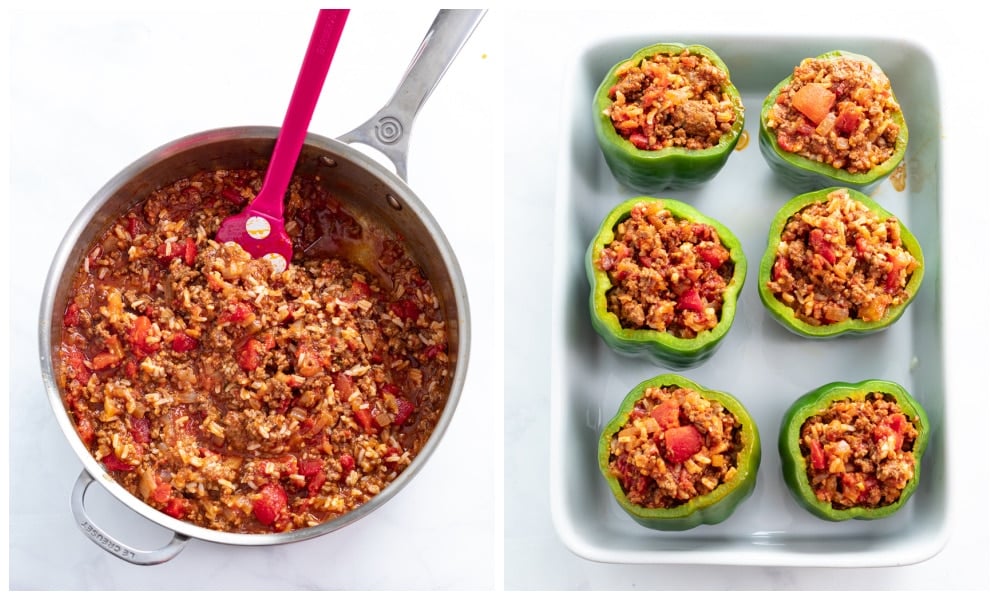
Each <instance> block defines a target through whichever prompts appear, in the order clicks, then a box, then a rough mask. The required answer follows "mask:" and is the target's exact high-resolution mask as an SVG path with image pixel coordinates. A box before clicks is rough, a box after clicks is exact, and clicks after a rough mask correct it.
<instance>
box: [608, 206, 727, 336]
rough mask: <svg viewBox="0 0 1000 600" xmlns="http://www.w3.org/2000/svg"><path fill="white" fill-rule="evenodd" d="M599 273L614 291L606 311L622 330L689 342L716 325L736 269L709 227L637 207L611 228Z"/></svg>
mask: <svg viewBox="0 0 1000 600" xmlns="http://www.w3.org/2000/svg"><path fill="white" fill-rule="evenodd" d="M598 267H599V268H600V269H601V270H603V271H605V272H607V274H608V277H609V278H610V279H611V284H612V287H611V289H610V290H609V291H608V294H607V298H608V310H609V311H610V312H611V313H613V314H615V315H616V316H617V317H618V320H619V322H620V323H621V326H622V327H623V328H626V329H651V330H654V331H665V332H669V333H670V334H672V335H674V336H676V337H680V338H693V337H695V336H697V335H698V334H699V333H700V332H702V331H708V330H711V329H713V328H714V327H715V326H716V325H718V323H719V314H720V313H721V311H722V302H723V293H724V292H725V289H726V286H728V285H729V281H730V280H731V279H732V276H733V270H734V266H733V263H732V260H731V258H730V255H729V250H728V249H727V248H726V247H725V246H724V245H723V244H722V242H721V240H720V239H719V234H718V232H717V231H716V230H715V228H714V227H712V226H711V225H705V224H703V223H694V222H691V221H687V220H684V219H677V218H675V217H674V216H673V215H672V214H671V213H670V211H668V210H666V209H664V208H660V207H659V206H658V205H656V204H652V203H639V204H636V205H635V206H634V207H633V208H632V211H631V213H630V214H629V217H628V218H627V219H625V220H624V221H622V222H621V223H619V224H618V225H617V226H616V228H615V238H614V240H613V241H612V242H611V243H610V244H608V245H607V246H606V247H605V248H603V249H602V250H601V259H600V264H599V265H598Z"/></svg>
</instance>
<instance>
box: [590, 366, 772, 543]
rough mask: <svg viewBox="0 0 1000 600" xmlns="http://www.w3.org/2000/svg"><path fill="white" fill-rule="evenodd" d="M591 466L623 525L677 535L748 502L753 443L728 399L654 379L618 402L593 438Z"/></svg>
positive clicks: (749, 426)
mask: <svg viewBox="0 0 1000 600" xmlns="http://www.w3.org/2000/svg"><path fill="white" fill-rule="evenodd" d="M598 461H599V464H600V468H601V472H602V473H603V475H604V477H605V479H606V480H607V483H608V486H609V487H610V488H611V492H612V494H613V495H614V497H615V500H617V502H618V504H619V505H620V506H621V507H622V508H623V509H624V510H625V511H626V512H627V513H628V514H629V516H630V517H632V518H633V519H634V520H635V521H636V522H638V523H639V524H641V525H643V526H645V527H650V528H653V529H660V530H670V531H680V530H684V529H691V528H693V527H696V526H698V525H702V524H713V523H719V522H721V521H723V520H725V519H727V518H728V517H729V516H730V515H731V514H732V513H733V512H734V511H735V510H736V507H737V506H738V505H739V504H740V503H741V502H743V501H744V500H746V499H747V498H748V497H749V496H750V494H751V493H752V492H753V489H754V487H755V486H756V482H757V469H758V467H759V466H760V436H759V434H758V432H757V426H756V424H755V423H754V421H753V419H752V418H751V417H750V414H749V413H748V412H747V411H746V409H745V408H744V407H743V405H742V404H740V402H739V401H738V400H737V399H736V398H734V397H733V396H731V395H729V394H727V393H725V392H720V391H716V390H707V389H704V388H702V387H701V386H699V385H698V384H696V383H694V382H693V381H690V380H688V379H685V378H684V377H681V376H679V375H660V376H658V377H654V378H652V379H649V380H647V381H644V382H642V383H640V384H639V385H637V386H636V387H635V388H634V389H632V391H631V392H629V394H628V395H627V396H626V397H625V400H624V401H623V402H622V403H621V406H620V408H619V410H618V413H617V414H616V415H615V416H614V418H612V419H611V421H610V422H609V423H608V425H607V427H605V429H604V431H603V432H602V433H601V438H600V441H599V442H598Z"/></svg>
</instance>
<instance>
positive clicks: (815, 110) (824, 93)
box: [792, 83, 837, 123]
mask: <svg viewBox="0 0 1000 600" xmlns="http://www.w3.org/2000/svg"><path fill="white" fill-rule="evenodd" d="M836 101H837V95H836V94H834V93H833V92H831V91H830V90H828V89H826V87H825V86H824V85H823V84H821V83H807V84H805V85H804V86H802V87H801V88H799V89H798V90H796V91H795V93H794V94H792V106H793V107H794V108H795V110H797V111H799V112H800V113H802V114H803V115H805V116H806V118H808V119H809V120H810V121H812V122H813V123H819V122H820V121H822V120H823V117H825V116H826V114H827V113H828V112H830V109H831V108H833V104H834V102H836Z"/></svg>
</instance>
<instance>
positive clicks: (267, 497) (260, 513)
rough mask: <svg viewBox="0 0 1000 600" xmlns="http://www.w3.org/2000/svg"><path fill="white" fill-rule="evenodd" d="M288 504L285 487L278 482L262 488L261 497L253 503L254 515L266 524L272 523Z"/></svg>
mask: <svg viewBox="0 0 1000 600" xmlns="http://www.w3.org/2000/svg"><path fill="white" fill-rule="evenodd" d="M287 506H288V496H287V495H286V494H285V489H284V488H283V487H281V486H280V485H278V484H276V483H269V484H267V485H265V486H264V487H262V488H260V498H258V499H257V500H255V501H254V503H253V515H254V516H255V517H257V520H258V521H260V522H261V523H262V524H264V525H271V524H273V523H274V522H275V521H276V520H277V519H278V516H279V515H280V514H281V512H282V511H283V510H285V507H287Z"/></svg>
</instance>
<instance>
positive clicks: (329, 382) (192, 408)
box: [56, 171, 451, 533]
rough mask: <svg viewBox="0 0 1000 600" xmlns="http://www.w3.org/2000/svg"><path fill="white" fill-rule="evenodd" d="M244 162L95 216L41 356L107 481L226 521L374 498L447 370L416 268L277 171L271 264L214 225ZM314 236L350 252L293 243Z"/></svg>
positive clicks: (405, 453)
mask: <svg viewBox="0 0 1000 600" xmlns="http://www.w3.org/2000/svg"><path fill="white" fill-rule="evenodd" d="M261 175H262V174H261V173H258V172H255V171H218V172H204V173H200V174H198V175H195V176H193V177H191V178H189V179H183V180H181V181H178V182H176V183H175V184H173V185H170V186H167V187H165V188H164V189H161V190H158V191H156V192H154V193H152V194H151V195H150V196H149V197H148V198H147V199H146V200H145V201H143V202H142V203H141V204H139V205H137V206H135V207H133V208H132V209H131V210H130V211H129V212H128V213H127V214H125V215H124V216H122V217H121V218H119V219H118V220H117V221H116V222H114V223H113V224H112V226H111V227H110V229H109V230H108V231H107V232H106V233H105V234H104V235H103V236H102V237H101V238H100V239H98V240H97V242H96V243H95V244H94V246H93V247H92V249H91V250H90V252H89V254H88V255H87V257H86V258H85V260H84V261H83V264H82V265H81V266H80V268H79V271H78V273H77V274H76V278H75V280H74V285H73V288H72V291H71V292H70V295H69V298H68V301H67V308H66V312H65V316H64V319H63V333H62V343H61V345H60V348H59V352H58V364H57V371H56V372H57V377H58V381H59V385H60V387H61V388H62V390H63V395H64V398H65V400H66V403H67V409H68V410H69V412H70V414H71V416H72V419H73V422H74V424H75V426H76V429H77V432H78V433H79V435H80V438H81V439H82V441H83V442H84V444H86V446H87V447H88V448H89V449H90V451H91V453H92V454H93V455H94V457H95V458H96V459H97V460H98V461H100V462H101V463H102V464H103V465H104V466H105V468H106V469H107V471H108V472H109V473H110V475H111V476H112V477H114V479H115V480H116V481H117V482H118V483H119V484H121V485H122V486H123V487H124V488H125V489H126V490H128V491H129V492H131V493H132V494H133V495H135V496H137V497H138V498H140V499H142V500H143V501H145V502H146V503H148V504H150V505H151V506H153V507H154V508H156V509H158V510H161V511H163V512H165V513H167V514H169V515H171V516H173V517H176V518H178V519H183V520H187V521H189V522H192V523H194V524H196V525H199V526H202V527H206V528H211V529H217V530H225V531H231V532H240V533H257V532H281V531H289V530H293V529H298V528H302V527H309V526H313V525H317V524H319V523H321V522H323V521H326V520H328V519H330V518H333V517H336V516H338V515H341V514H344V513H346V512H348V511H351V510H353V509H355V508H357V507H359V506H361V505H362V504H364V503H365V502H367V501H368V500H370V499H371V498H373V497H374V496H376V495H377V494H378V493H379V492H380V491H381V490H383V489H384V488H385V487H386V486H387V485H389V483H391V482H392V481H393V480H394V479H395V478H396V476H397V475H398V474H399V473H400V472H402V471H403V470H404V469H405V468H406V467H407V465H409V464H410V461H411V460H412V459H413V458H414V456H415V455H416V454H417V453H418V452H420V450H421V448H422V447H423V445H424V444H425V442H426V441H427V439H428V437H429V436H430V434H431V432H432V430H433V428H434V426H435V424H436V422H437V421H438V418H439V416H440V414H441V410H442V408H443V405H444V401H445V397H446V395H447V389H448V385H449V381H450V377H451V367H450V364H449V360H448V347H447V343H446V334H445V327H444V324H443V322H442V321H443V318H442V314H441V310H440V307H439V306H438V300H437V298H436V296H435V294H434V291H433V290H432V289H431V286H430V284H429V283H428V282H427V280H426V279H424V277H423V276H422V274H421V272H420V269H419V267H418V266H417V265H416V264H415V263H414V262H413V261H412V259H411V258H410V257H409V256H408V254H407V253H406V252H405V249H404V247H403V246H402V245H401V243H400V241H399V240H398V239H397V237H396V236H394V235H392V234H391V233H390V232H388V231H385V230H382V229H381V228H379V227H378V226H377V225H374V224H368V223H364V222H360V221H358V220H355V219H354V218H353V217H351V216H350V215H349V214H348V213H346V212H345V211H344V210H342V208H341V207H339V205H338V203H337V202H336V200H335V199H334V198H331V197H330V196H329V195H328V194H327V193H326V192H325V191H324V190H323V189H322V188H321V187H320V186H319V185H318V184H317V183H316V182H315V181H309V180H302V179H300V178H298V177H295V178H293V181H292V184H291V187H290V191H289V195H288V197H287V208H288V210H287V213H286V214H289V215H291V216H292V217H293V218H292V220H290V221H289V222H288V226H287V228H288V230H289V234H290V235H291V236H292V239H293V241H294V242H295V247H296V251H297V255H296V257H295V260H294V262H293V263H292V264H291V265H290V266H289V268H288V269H287V270H286V271H284V272H283V273H280V274H274V273H273V272H272V270H271V266H270V265H269V264H268V263H267V262H266V261H265V260H254V259H251V257H250V255H249V254H247V253H246V252H245V251H244V250H243V249H242V248H241V247H239V246H238V245H236V244H232V243H229V244H225V245H220V244H218V243H217V242H216V241H215V240H214V233H215V231H216V230H217V229H218V227H219V224H220V223H221V221H222V219H223V218H224V217H226V216H229V215H230V214H233V213H235V212H237V211H238V210H239V209H240V208H242V207H243V205H245V204H246V202H247V201H248V200H249V199H251V198H253V197H254V196H255V195H256V193H257V192H259V190H260V185H261V179H262V177H261ZM321 240H325V242H323V241H321ZM316 242H318V244H319V245H322V244H323V243H326V244H327V245H328V246H337V247H340V248H342V249H344V250H349V249H352V248H353V250H350V251H345V252H340V253H339V254H338V255H337V256H328V257H316V258H311V259H307V258H306V257H304V256H303V255H302V254H301V249H303V248H306V247H308V246H310V245H314V243H316ZM363 248H367V251H365V250H362V249H363ZM345 255H348V256H354V257H356V258H361V259H362V261H361V262H360V263H357V262H352V261H349V260H346V259H345ZM364 257H367V258H364Z"/></svg>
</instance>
